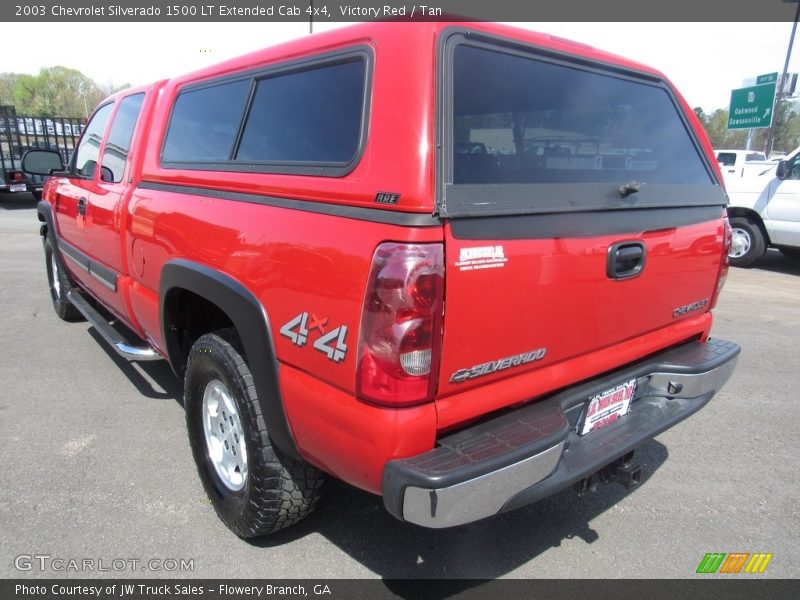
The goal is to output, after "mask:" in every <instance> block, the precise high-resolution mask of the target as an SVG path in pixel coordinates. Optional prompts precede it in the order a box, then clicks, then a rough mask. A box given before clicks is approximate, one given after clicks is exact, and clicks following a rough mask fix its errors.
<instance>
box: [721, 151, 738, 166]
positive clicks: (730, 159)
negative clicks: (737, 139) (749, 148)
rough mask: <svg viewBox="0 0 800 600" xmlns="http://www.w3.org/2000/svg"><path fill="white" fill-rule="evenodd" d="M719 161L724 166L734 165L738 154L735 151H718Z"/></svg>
mask: <svg viewBox="0 0 800 600" xmlns="http://www.w3.org/2000/svg"><path fill="white" fill-rule="evenodd" d="M717 162H718V163H719V164H721V165H722V166H723V167H732V166H733V165H735V164H736V154H734V153H733V152H717Z"/></svg>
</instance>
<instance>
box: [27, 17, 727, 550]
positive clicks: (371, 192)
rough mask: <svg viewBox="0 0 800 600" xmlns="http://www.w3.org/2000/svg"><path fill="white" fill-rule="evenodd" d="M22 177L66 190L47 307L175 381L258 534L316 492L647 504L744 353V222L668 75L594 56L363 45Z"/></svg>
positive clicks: (118, 108)
mask: <svg viewBox="0 0 800 600" xmlns="http://www.w3.org/2000/svg"><path fill="white" fill-rule="evenodd" d="M25 162H26V168H27V169H28V170H29V171H32V172H39V173H50V174H51V175H52V177H51V179H50V180H49V181H48V183H47V184H46V186H45V189H44V199H43V201H42V202H41V203H40V204H39V207H38V212H39V217H40V220H41V221H42V226H41V232H42V237H43V240H44V244H45V255H46V266H47V274H48V277H49V282H50V291H51V294H52V299H53V305H54V307H55V310H56V312H57V313H58V315H59V316H60V317H62V318H64V319H66V320H71V319H74V318H77V317H80V316H83V317H85V318H87V319H88V320H89V321H90V322H91V324H92V325H93V326H94V327H95V328H96V329H97V330H98V331H99V332H100V333H101V334H102V335H103V336H104V337H105V338H106V340H107V341H109V342H110V343H111V344H112V345H113V346H114V347H115V348H116V350H117V351H118V352H119V353H120V354H122V355H123V356H125V357H127V358H129V359H130V360H150V359H161V358H164V359H166V360H168V361H169V363H170V365H171V366H172V368H173V369H174V371H175V373H176V374H177V375H178V376H180V377H182V378H183V380H184V382H185V383H184V403H185V408H186V418H187V424H188V431H189V439H190V442H191V447H192V449H193V453H194V458H195V460H196V463H197V467H198V471H199V474H200V478H201V479H202V481H203V483H204V485H205V488H206V491H207V492H208V495H209V497H210V498H211V501H212V503H213V505H214V507H215V508H216V511H217V513H218V514H219V515H220V517H221V518H222V519H223V521H224V522H225V523H226V524H227V525H228V526H229V527H230V528H231V529H232V530H233V531H234V532H235V533H236V534H238V535H240V536H243V537H249V536H255V535H261V534H265V533H269V532H272V531H276V530H278V529H280V528H282V527H285V526H287V525H290V524H292V523H294V522H296V521H298V520H299V519H300V518H302V517H303V516H304V515H306V514H307V513H308V512H309V511H310V510H311V509H312V508H313V507H314V505H315V503H316V502H317V499H318V497H319V493H320V486H321V484H322V481H323V476H324V475H323V474H327V475H331V476H334V477H338V478H340V479H342V480H344V481H346V482H349V483H350V484H353V485H355V486H358V487H360V488H362V489H364V490H368V491H370V492H373V493H376V494H381V495H382V496H383V499H384V504H385V506H386V508H387V510H388V511H389V512H390V513H391V514H393V515H394V516H396V517H398V518H400V519H403V520H405V521H407V522H411V523H416V524H419V525H423V526H427V527H448V526H453V525H459V524H462V523H468V522H471V521H475V520H478V519H481V518H484V517H488V516H490V515H494V514H497V513H501V512H504V511H508V510H511V509H514V508H516V507H519V506H522V505H525V504H528V503H530V502H532V501H534V500H536V499H538V498H542V497H544V496H547V495H549V494H552V493H554V492H556V491H558V490H561V489H563V488H565V487H568V486H571V485H574V484H581V483H583V484H584V485H585V484H586V482H587V481H592V479H591V478H592V477H593V476H595V479H596V478H597V477H599V476H598V475H597V474H598V473H599V472H601V473H603V479H607V478H608V477H612V478H613V477H616V478H617V479H618V480H619V479H621V480H625V481H627V483H628V484H630V485H633V484H635V483H636V482H637V478H638V477H639V475H640V471H639V470H637V467H636V465H635V464H634V463H632V460H631V456H632V455H631V453H632V451H633V450H634V449H635V448H636V447H637V446H639V445H641V444H642V443H644V442H645V441H646V440H648V439H650V438H652V437H653V436H655V435H657V434H658V433H660V432H662V431H664V430H665V429H667V428H668V427H671V426H672V425H674V424H675V423H677V422H679V421H681V420H682V419H684V418H686V417H688V416H689V415H691V414H692V413H694V412H695V411H697V410H699V409H700V408H701V407H703V406H704V405H705V404H706V403H707V402H708V401H709V400H710V399H711V397H712V396H713V395H714V394H715V393H716V392H717V391H719V389H720V388H721V386H722V385H723V384H724V382H725V381H726V380H727V379H728V377H729V376H730V374H731V372H732V370H733V367H734V364H735V362H736V358H737V356H738V352H739V347H738V346H737V345H736V344H733V343H730V342H725V341H721V340H713V339H709V331H710V329H711V322H712V317H711V309H712V308H713V307H714V304H715V303H716V301H717V296H718V294H719V292H720V289H721V287H722V284H723V282H724V280H725V276H726V273H727V269H728V264H727V258H726V257H727V254H728V245H729V243H730V228H729V226H728V223H727V219H726V216H725V206H726V203H727V200H726V196H725V192H724V190H723V188H722V186H721V185H720V179H721V178H720V174H719V170H718V167H717V166H716V161H715V159H714V156H713V153H712V149H711V147H710V145H709V143H708V141H707V139H706V137H705V135H704V134H703V132H702V130H701V128H700V126H699V125H698V123H697V121H696V119H695V117H694V115H693V113H692V111H691V110H689V109H688V107H687V106H686V103H685V102H684V101H683V100H682V99H681V97H680V96H679V95H678V93H677V92H676V91H675V90H674V89H673V88H672V86H671V85H670V84H669V83H668V82H667V80H666V79H665V77H664V76H663V75H661V74H660V73H659V72H657V71H654V70H652V69H650V68H648V67H645V66H642V65H639V64H635V63H633V62H629V61H627V60H624V59H622V58H619V57H616V56H612V55H609V54H605V53H603V52H600V51H598V50H595V49H593V48H590V47H587V46H584V45H581V44H575V43H572V42H569V41H566V40H562V39H558V38H553V37H550V36H547V35H541V34H535V33H531V32H527V31H522V30H518V29H514V28H509V27H504V26H499V25H494V24H485V23H471V24H468V25H466V24H459V23H415V24H403V23H368V24H361V25H357V26H353V27H351V28H343V29H340V30H337V31H333V32H329V33H325V34H322V35H315V36H313V37H309V38H306V39H302V40H298V41H294V42H290V43H287V44H284V45H281V46H278V47H276V48H273V49H267V50H264V51H260V52H256V53H253V54H250V55H247V56H244V57H242V58H239V59H236V60H231V61H228V62H225V63H222V64H220V65H217V66H214V67H209V68H206V69H204V70H201V71H198V72H196V73H192V74H190V75H186V76H183V77H179V78H177V79H172V80H169V81H159V82H158V83H155V84H153V85H149V86H144V87H138V88H134V89H128V90H125V91H122V92H119V93H117V94H116V95H114V96H112V97H110V98H108V99H107V100H106V101H104V102H103V103H102V104H101V105H100V106H99V107H98V108H97V110H96V111H95V112H94V115H93V116H92V118H91V120H90V121H89V123H88V125H87V127H86V130H85V131H84V133H83V137H82V139H81V141H80V144H79V147H78V149H77V151H76V152H75V155H74V158H73V160H72V162H71V164H70V165H69V166H68V167H66V168H65V167H63V166H62V165H61V164H60V159H58V158H57V156H55V155H53V154H48V153H47V152H46V151H44V152H42V151H39V152H30V153H29V154H28V155H27V156H26V158H25ZM65 169H66V170H65ZM112 319H114V320H117V321H119V322H121V323H124V324H125V325H126V326H127V327H128V328H130V331H131V333H130V334H129V335H128V336H127V337H125V336H122V335H120V333H119V332H118V329H114V328H112V327H111V326H110V325H109V322H108V321H109V320H112ZM133 334H135V336H136V337H138V338H140V339H139V341H136V340H135V338H134V335H133ZM121 425H122V424H121Z"/></svg>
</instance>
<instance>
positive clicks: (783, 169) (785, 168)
mask: <svg viewBox="0 0 800 600" xmlns="http://www.w3.org/2000/svg"><path fill="white" fill-rule="evenodd" d="M790 172H791V168H790V167H789V163H788V162H786V161H785V160H782V161H780V162H779V163H778V166H777V168H776V169H775V177H777V178H778V179H786V178H787V177H789V173H790Z"/></svg>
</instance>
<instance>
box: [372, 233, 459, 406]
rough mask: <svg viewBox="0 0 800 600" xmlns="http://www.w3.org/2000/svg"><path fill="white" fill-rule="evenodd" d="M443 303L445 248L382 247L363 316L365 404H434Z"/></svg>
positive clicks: (390, 243)
mask: <svg viewBox="0 0 800 600" xmlns="http://www.w3.org/2000/svg"><path fill="white" fill-rule="evenodd" d="M443 297H444V252H443V249H442V245H441V244H399V243H393V242H389V243H385V244H381V245H380V246H378V249H377V250H376V251H375V255H374V256H373V258H372V268H371V269H370V274H369V280H368V284H367V294H366V300H365V302H364V310H363V312H362V314H361V336H360V343H359V348H358V373H357V375H356V380H357V383H356V385H357V394H358V396H359V397H360V398H362V399H363V400H366V401H368V402H373V403H375V404H381V405H385V406H394V407H402V406H411V405H414V404H421V403H423V402H429V401H431V400H433V398H434V395H435V393H436V375H437V372H438V367H439V364H438V362H439V349H440V347H441V341H442V339H441V338H442V305H443Z"/></svg>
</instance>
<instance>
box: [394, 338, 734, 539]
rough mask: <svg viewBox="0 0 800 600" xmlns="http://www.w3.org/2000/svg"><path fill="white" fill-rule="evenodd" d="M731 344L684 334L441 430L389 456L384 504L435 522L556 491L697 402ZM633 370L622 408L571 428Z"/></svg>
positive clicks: (716, 385)
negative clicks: (573, 382) (663, 347)
mask: <svg viewBox="0 0 800 600" xmlns="http://www.w3.org/2000/svg"><path fill="white" fill-rule="evenodd" d="M739 352H740V348H739V346H738V345H737V344H735V343H732V342H726V341H723V340H709V341H708V342H706V343H701V342H690V343H688V344H685V345H683V346H680V347H678V348H674V349H672V350H668V351H666V352H663V353H661V354H659V355H656V356H653V357H650V358H648V359H646V360H645V361H642V362H640V363H638V364H635V365H633V366H630V367H627V368H625V369H621V370H619V371H616V372H614V373H610V374H607V375H604V376H602V377H600V378H598V379H595V380H592V381H590V382H588V383H585V384H582V385H579V386H576V387H575V388H571V389H569V390H566V391H564V392H562V393H560V394H558V395H556V396H553V397H551V398H547V399H544V400H540V401H538V402H536V403H534V404H532V405H530V406H525V407H523V408H520V409H518V410H515V411H513V412H510V413H507V414H504V415H502V416H500V417H496V418H494V419H491V420H489V421H486V422H483V423H480V424H478V425H475V426H472V427H470V428H468V429H466V430H464V431H460V432H458V433H456V434H453V435H449V436H446V437H444V438H442V439H440V440H439V444H438V445H437V447H436V448H434V449H433V450H431V451H430V452H426V453H425V454H422V455H419V456H414V457H411V458H406V459H403V460H395V461H390V462H389V463H387V465H386V467H385V468H384V473H383V497H384V503H385V505H386V508H387V509H388V510H389V512H391V513H392V514H393V515H395V516H396V517H398V518H400V519H402V520H405V521H408V522H411V523H416V524H417V525H422V526H425V527H433V528H442V527H452V526H454V525H461V524H464V523H469V522H472V521H477V520H479V519H483V518H485V517H488V516H491V515H495V514H498V513H501V512H505V511H507V510H512V509H514V508H518V507H520V506H523V505H525V504H528V503H530V502H533V501H535V500H538V499H540V498H543V497H545V496H548V495H550V494H553V493H555V492H557V491H560V490H562V489H564V488H566V487H568V486H570V485H572V484H574V483H577V482H578V481H580V480H582V479H584V478H586V477H587V476H589V475H592V474H593V473H595V472H597V471H599V470H600V469H602V468H603V467H604V466H606V465H608V464H610V463H612V462H614V461H615V460H617V459H619V458H621V457H622V456H624V455H625V454H627V453H628V452H630V451H631V450H633V449H634V448H636V447H637V446H639V445H641V444H642V443H644V442H645V441H647V440H648V439H650V438H652V437H654V436H656V435H658V434H659V433H661V432H662V431H664V430H666V429H668V428H669V427H671V426H673V425H675V424H676V423H679V422H680V421H682V420H683V419H685V418H687V417H688V416H690V415H691V414H693V413H694V412H696V411H698V410H699V409H700V408H702V407H703V406H705V404H706V403H708V401H709V400H710V399H711V398H712V396H713V395H714V394H715V393H716V392H718V391H719V390H720V389H721V388H722V386H723V385H724V384H725V382H726V381H727V380H728V379H729V378H730V376H731V374H732V373H733V369H734V367H735V365H736V360H737V358H738V355H739ZM634 378H635V379H636V380H637V392H636V396H635V398H634V401H633V403H632V404H631V409H630V412H629V413H628V414H627V415H625V416H624V417H621V418H620V419H618V420H617V421H616V422H614V423H612V424H610V425H608V426H606V427H604V428H603V429H600V430H598V431H595V432H591V433H589V434H587V435H586V436H579V435H578V433H577V431H578V429H579V425H580V424H581V423H582V421H583V417H584V413H585V410H586V406H587V405H588V402H589V399H590V398H591V397H592V396H594V395H595V394H597V393H600V392H602V391H604V390H607V389H609V388H610V387H613V386H614V385H616V384H618V383H620V382H623V381H629V380H630V379H634Z"/></svg>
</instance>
